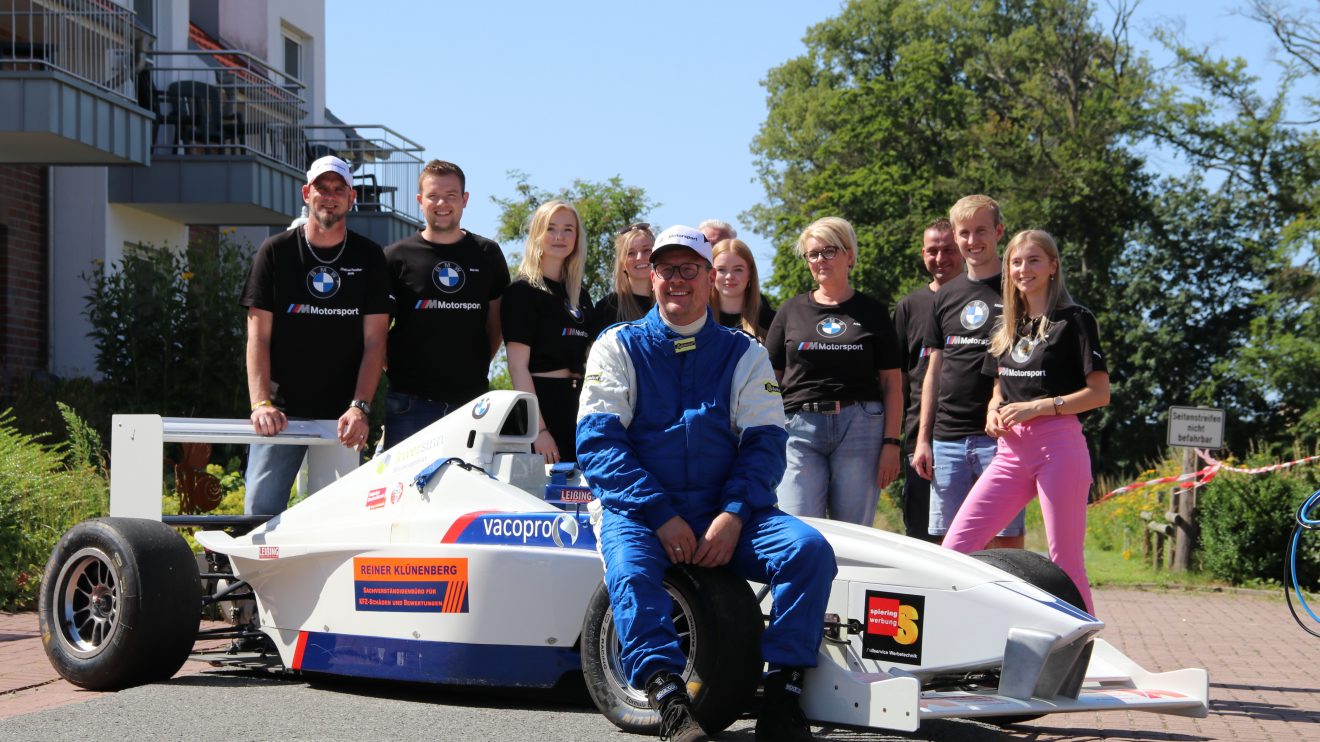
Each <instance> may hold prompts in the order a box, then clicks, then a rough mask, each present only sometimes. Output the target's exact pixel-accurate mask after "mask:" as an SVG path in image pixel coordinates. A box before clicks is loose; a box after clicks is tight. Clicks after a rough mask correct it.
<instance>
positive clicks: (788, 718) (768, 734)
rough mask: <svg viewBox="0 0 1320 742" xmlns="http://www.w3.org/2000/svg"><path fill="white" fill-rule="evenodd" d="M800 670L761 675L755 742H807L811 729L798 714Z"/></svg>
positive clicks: (800, 688) (805, 720)
mask: <svg viewBox="0 0 1320 742" xmlns="http://www.w3.org/2000/svg"><path fill="white" fill-rule="evenodd" d="M804 676H805V673H804V672H803V671H802V669H801V668H797V667H787V668H784V669H782V670H775V671H774V672H771V673H770V674H769V675H766V676H765V697H764V699H763V705H762V707H761V715H760V716H759V717H757V719H756V739H757V740H758V742H811V740H813V739H815V737H812V736H811V727H810V726H808V725H807V717H806V715H804V714H803V713H802V703H801V700H802V680H803V677H804Z"/></svg>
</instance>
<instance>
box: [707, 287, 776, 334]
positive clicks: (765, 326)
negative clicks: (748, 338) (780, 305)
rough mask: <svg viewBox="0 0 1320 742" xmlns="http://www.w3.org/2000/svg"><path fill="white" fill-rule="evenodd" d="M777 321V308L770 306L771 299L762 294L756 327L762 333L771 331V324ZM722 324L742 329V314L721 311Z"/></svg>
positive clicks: (757, 311)
mask: <svg viewBox="0 0 1320 742" xmlns="http://www.w3.org/2000/svg"><path fill="white" fill-rule="evenodd" d="M774 321H775V310H774V309H772V308H771V307H770V300H769V299H766V298H765V294H761V306H760V308H759V309H757V310H756V327H757V329H758V330H760V332H761V335H762V336H765V335H768V334H769V333H770V325H771V324H772V323H773V322H774ZM720 324H721V325H724V326H725V327H732V328H733V329H735V330H741V329H742V314H740V313H733V314H730V313H729V312H724V311H721V312H720Z"/></svg>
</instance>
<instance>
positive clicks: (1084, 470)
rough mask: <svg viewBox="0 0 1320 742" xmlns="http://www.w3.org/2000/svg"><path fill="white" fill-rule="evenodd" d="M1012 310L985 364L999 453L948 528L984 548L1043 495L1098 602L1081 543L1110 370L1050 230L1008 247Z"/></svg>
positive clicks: (956, 545) (1060, 557) (1071, 571)
mask: <svg viewBox="0 0 1320 742" xmlns="http://www.w3.org/2000/svg"><path fill="white" fill-rule="evenodd" d="M1003 275H1004V286H1003V296H1004V313H1003V315H1002V318H1001V322H1000V324H999V325H997V326H996V327H995V329H994V331H993V333H992V334H991V336H990V352H989V353H988V354H987V355H986V357H985V362H984V365H983V368H982V373H983V374H984V375H986V376H990V377H993V378H994V379H995V381H994V391H993V393H992V395H991V397H990V406H989V409H988V411H987V412H986V419H985V432H986V434H987V435H989V436H991V437H994V438H998V439H999V442H998V450H997V451H996V453H995V458H994V461H993V462H992V463H991V464H990V466H989V467H987V468H986V470H985V473H984V474H982V475H981V478H980V479H978V480H976V484H975V485H973V487H972V490H971V492H969V493H967V499H966V500H964V501H963V504H962V507H960V508H959V509H958V514H957V516H956V517H955V518H954V519H953V523H952V524H950V526H949V532H948V534H947V535H946V536H945V537H944V545H945V546H947V547H949V548H950V549H954V550H956V551H961V552H964V553H967V552H972V551H976V550H977V549H980V548H982V547H983V546H984V545H985V543H986V542H987V541H989V540H990V537H992V536H993V535H994V534H995V533H997V532H998V531H999V529H1001V528H1003V527H1004V525H1005V524H1007V523H1008V522H1009V520H1010V519H1012V518H1013V516H1014V514H1015V513H1017V512H1018V511H1019V510H1021V509H1022V508H1023V507H1025V506H1026V504H1027V503H1028V502H1031V500H1032V499H1033V498H1035V497H1039V498H1040V511H1041V516H1042V518H1043V519H1044V521H1045V536H1046V538H1047V539H1048V541H1049V551H1050V559H1051V560H1052V561H1053V562H1054V563H1055V564H1058V565H1059V567H1060V568H1061V569H1063V571H1064V572H1067V573H1068V576H1069V577H1071V578H1072V580H1073V583H1074V584H1076V585H1077V590H1078V592H1079V593H1080V594H1081V596H1082V599H1083V600H1084V601H1085V602H1086V607H1087V610H1091V611H1093V610H1094V608H1093V605H1092V603H1091V589H1090V587H1089V586H1088V585H1087V579H1086V563H1085V558H1084V555H1083V551H1082V546H1083V543H1084V542H1085V540H1086V502H1087V495H1088V493H1089V491H1090V488H1091V456H1090V453H1089V451H1088V450H1087V447H1086V438H1085V437H1084V436H1083V435H1082V425H1081V422H1080V416H1082V415H1085V414H1086V413H1087V412H1089V411H1090V410H1094V409H1096V408H1097V407H1103V406H1105V405H1107V404H1109V371H1108V368H1107V366H1106V365H1105V356H1104V351H1103V350H1102V349H1101V347H1100V332H1099V330H1098V329H1097V326H1096V321H1095V316H1094V315H1092V314H1091V312H1090V311H1088V310H1087V309H1086V308H1085V307H1080V306H1078V305H1076V304H1073V303H1072V300H1071V298H1069V296H1068V289H1067V287H1066V286H1065V285H1064V280H1063V266H1062V265H1061V264H1060V262H1059V248H1058V246H1057V245H1055V243H1054V238H1053V237H1051V236H1050V235H1049V233H1048V232H1043V231H1040V230H1027V231H1023V232H1018V233H1017V234H1016V235H1014V236H1013V239H1012V240H1011V241H1010V242H1009V243H1008V249H1007V250H1005V251H1004V273H1003Z"/></svg>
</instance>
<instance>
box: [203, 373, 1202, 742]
mask: <svg viewBox="0 0 1320 742" xmlns="http://www.w3.org/2000/svg"><path fill="white" fill-rule="evenodd" d="M528 419H531V420H536V419H537V410H536V400H535V397H533V396H532V395H528V394H524V393H520V392H491V393H490V394H488V395H485V396H483V397H481V398H479V399H477V400H475V401H474V402H473V403H471V404H469V405H467V406H466V407H463V408H461V409H459V410H458V411H456V412H454V413H453V414H451V415H449V416H448V417H446V418H445V419H443V420H441V421H438V422H436V423H435V424H433V425H431V426H429V427H428V428H426V429H425V430H423V431H421V432H420V433H418V434H417V435H415V436H413V437H412V438H409V439H408V440H406V441H404V442H403V443H402V444H400V445H399V446H397V447H395V448H394V449H392V450H391V451H389V452H387V453H386V454H384V455H382V456H379V457H377V458H376V459H374V460H372V461H370V462H368V463H366V464H364V465H363V466H361V467H359V468H358V469H357V470H355V471H353V472H352V473H350V474H348V475H347V476H345V477H344V478H342V479H340V480H339V481H338V482H336V483H334V484H333V485H330V486H328V487H326V488H325V489H323V490H321V491H320V492H317V493H316V494H314V495H313V496H311V497H309V498H308V499H307V500H305V501H303V502H301V503H299V504H297V505H296V506H294V507H292V508H290V509H289V510H288V511H286V512H285V513H283V514H282V515H280V516H278V517H276V518H274V519H272V520H271V521H269V522H268V523H267V524H265V525H263V526H261V527H258V528H257V529H256V530H254V531H252V532H251V533H249V534H247V535H245V536H242V537H240V538H231V537H230V536H228V535H226V534H225V533H222V532H219V531H205V532H202V533H199V534H198V535H197V540H198V542H200V543H201V544H202V545H203V546H205V547H206V548H207V549H210V550H212V551H215V552H219V553H222V554H226V555H228V556H229V558H230V561H231V563H232V565H233V568H234V571H235V574H236V575H237V576H238V577H239V578H241V579H243V580H246V581H247V582H248V583H249V584H250V585H251V586H252V588H253V590H254V592H255V593H256V596H257V604H258V611H259V617H260V622H261V628H262V631H263V632H265V633H266V634H267V635H268V636H269V637H270V638H271V640H272V641H273V642H274V643H275V646H276V647H277V648H278V650H279V654H280V659H281V661H282V662H283V663H284V665H285V666H286V667H289V668H292V669H296V670H307V671H320V672H329V673H336V674H344V675H356V676H365V677H377V678H390V679H400V680H416V681H423V682H437V683H452V684H468V685H497V686H527V687H549V686H551V685H554V684H555V683H556V682H557V681H558V680H560V679H561V678H562V677H563V676H564V675H566V674H568V673H573V672H577V671H579V670H580V659H579V656H578V648H577V645H578V642H579V634H580V632H581V629H582V625H583V616H584V611H585V609H586V606H587V603H588V599H589V598H590V596H591V595H592V593H593V592H594V591H595V590H596V588H597V586H598V585H599V584H600V582H601V578H602V575H603V570H602V564H601V560H600V558H599V556H598V554H597V552H596V550H595V543H596V542H595V535H594V532H593V530H592V527H591V523H590V517H589V514H588V512H587V510H588V508H586V507H583V506H581V505H577V506H574V505H573V504H572V503H573V501H579V502H580V501H581V500H582V499H583V495H584V494H585V490H584V489H583V488H582V487H581V486H578V487H568V488H567V489H564V490H563V492H564V493H565V496H564V498H563V499H564V500H565V501H567V502H560V503H557V504H556V503H551V502H547V501H546V500H545V499H544V498H543V497H541V496H537V495H533V494H530V493H529V492H528V491H525V490H524V489H520V488H519V487H517V486H514V485H513V484H510V483H509V482H510V481H511V480H512V481H516V482H519V483H520V484H522V486H523V487H526V488H528V489H531V490H533V491H536V492H540V491H542V489H541V485H543V483H544V482H545V476H544V473H543V470H542V468H541V467H540V466H539V464H538V463H537V462H538V461H539V457H531V456H530V455H529V454H527V453H526V452H527V451H529V450H530V448H529V447H530V444H531V442H532V439H533V438H535V435H534V434H529V432H528V431H529V430H534V429H535V427H534V426H528V425H526V420H528ZM447 459H459V460H461V462H462V463H448V464H444V465H441V466H439V467H438V468H437V467H432V468H436V471H435V473H434V475H433V476H431V477H430V478H429V479H427V480H426V481H424V482H423V481H422V480H421V479H419V478H418V477H417V475H418V474H419V473H420V472H422V471H423V470H424V469H427V468H428V467H431V465H432V464H435V463H436V462H440V461H445V460H447ZM477 467H480V468H477ZM483 470H484V471H483ZM486 472H492V473H495V474H497V475H498V478H497V477H496V476H491V475H488V474H487V473H486ZM809 522H811V524H812V525H813V526H815V527H816V528H818V529H820V530H821V532H822V533H823V534H824V535H825V536H826V538H827V539H828V540H829V541H830V543H831V545H832V546H833V548H834V551H835V554H836V556H837V559H838V564H839V572H838V576H837V577H836V579H835V580H834V584H833V587H832V592H831V595H830V599H829V607H828V613H829V614H830V618H831V619H832V620H837V624H838V625H839V626H841V627H844V628H837V629H835V630H832V631H827V638H826V640H825V641H824V642H823V643H822V646H821V650H820V655H819V664H818V666H817V667H816V668H815V669H813V670H811V671H810V672H809V673H808V677H807V682H806V692H805V695H804V700H803V707H804V710H805V712H806V714H807V716H808V717H809V718H811V719H813V720H815V721H817V722H821V723H833V724H846V725H852V726H858V727H880V728H888V729H898V730H913V729H916V728H917V727H918V725H919V724H920V722H921V720H923V719H932V718H941V717H973V716H1027V715H1035V714H1043V713H1052V712H1061V711H1079V710H1101V709H1109V708H1128V709H1142V710H1149V711H1158V712H1164V713H1173V714H1181V715H1189V716H1204V715H1205V713H1206V709H1207V703H1208V677H1207V674H1206V672H1205V671H1204V670H1199V669H1187V670H1178V671H1174V672H1168V673H1158V674H1157V673H1149V672H1146V671H1145V670H1143V669H1141V668H1140V667H1138V666H1137V665H1136V663H1134V662H1132V661H1131V660H1130V659H1128V658H1127V657H1125V656H1124V655H1123V654H1122V653H1121V652H1119V651H1118V650H1116V649H1114V648H1113V647H1111V646H1110V645H1108V644H1106V643H1105V642H1103V640H1100V639H1095V640H1094V651H1093V653H1092V655H1091V657H1090V662H1089V666H1088V667H1087V670H1086V679H1085V683H1084V684H1083V685H1082V687H1081V689H1080V693H1079V694H1077V695H1076V697H1075V698H1074V697H1069V695H1071V694H1069V693H1068V692H1067V686H1068V682H1067V680H1068V679H1067V678H1066V677H1065V676H1066V675H1067V670H1068V668H1070V667H1072V665H1073V663H1074V660H1075V659H1076V658H1077V657H1078V656H1079V655H1080V653H1081V651H1082V648H1083V646H1084V645H1085V643H1086V642H1087V641H1088V640H1090V639H1091V638H1092V637H1094V635H1095V634H1096V633H1097V632H1099V631H1100V630H1101V629H1102V628H1103V624H1102V623H1101V622H1100V621H1098V620H1097V619H1095V618H1093V617H1091V616H1089V615H1087V614H1085V613H1084V612H1082V611H1079V610H1077V609H1075V608H1073V607H1071V606H1069V605H1067V604H1066V603H1063V602H1062V601H1060V600H1058V599H1057V598H1054V597H1053V596H1052V595H1049V594H1048V593H1045V592H1043V591H1041V590H1039V589H1037V588H1034V587H1032V586H1031V585H1028V584H1027V583H1025V582H1022V581H1021V580H1019V579H1017V578H1015V577H1013V576H1011V575H1009V574H1007V573H1005V572H1002V571H1000V570H998V569H995V568H993V567H990V566H988V565H986V564H983V563H982V562H980V561H977V560H976V559H973V558H971V557H967V556H964V555H961V554H957V553H954V552H952V551H949V550H946V549H942V548H939V547H935V546H931V545H928V544H925V543H923V542H920V541H916V540H913V539H908V538H905V537H903V536H898V535H895V534H891V533H885V532H882V531H877V530H875V529H871V528H864V527H859V526H852V525H846V524H840V523H836V522H832V521H821V520H814V519H809ZM849 624H851V626H852V630H851V631H850V630H848V629H847V628H846V627H847V626H848V625H849ZM829 635H832V636H829ZM1006 657H1007V658H1008V659H1007V660H1006ZM1078 667H1080V665H1078ZM985 670H997V671H1000V676H999V681H998V682H999V685H998V687H997V688H995V689H991V691H990V692H985V691H984V690H980V691H967V690H958V689H950V690H931V689H928V690H926V691H923V690H922V687H923V684H925V685H929V684H930V683H931V681H932V680H935V679H937V678H947V677H950V676H952V675H957V674H960V673H975V672H978V671H985ZM1074 685H1075V683H1074ZM1061 689H1062V690H1063V691H1064V692H1063V693H1060V692H1059V691H1060V690H1061Z"/></svg>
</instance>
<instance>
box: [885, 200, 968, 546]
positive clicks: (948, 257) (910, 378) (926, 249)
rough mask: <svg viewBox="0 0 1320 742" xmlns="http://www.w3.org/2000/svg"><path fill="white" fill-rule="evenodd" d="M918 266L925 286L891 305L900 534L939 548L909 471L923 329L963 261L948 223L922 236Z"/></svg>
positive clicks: (924, 494)
mask: <svg viewBox="0 0 1320 742" xmlns="http://www.w3.org/2000/svg"><path fill="white" fill-rule="evenodd" d="M921 262H922V266H923V267H924V268H925V269H926V272H927V273H929V274H930V279H931V280H930V283H928V284H926V285H925V286H922V287H921V288H919V289H917V290H916V291H913V292H912V293H910V294H908V295H907V296H905V297H903V298H902V299H899V300H898V304H897V305H896V306H895V307H894V332H895V333H896V334H897V335H898V339H899V342H900V345H899V359H900V364H899V369H900V370H902V372H903V382H904V383H903V395H904V397H905V399H904V403H905V404H904V405H903V406H904V408H905V409H906V410H907V414H906V417H905V418H904V420H903V500H902V502H903V530H904V532H905V534H906V535H907V536H910V537H912V538H919V539H922V540H923V541H930V542H932V543H936V544H938V543H939V542H940V537H939V536H932V535H930V482H929V481H928V480H926V479H924V478H922V477H921V475H919V474H917V472H916V471H915V470H914V469H913V468H912V455H913V453H915V451H916V448H917V428H918V426H919V423H920V420H921V387H922V384H923V383H924V382H925V380H926V360H927V356H928V355H929V351H930V349H929V348H927V346H926V334H927V328H928V327H929V326H930V323H931V321H932V320H933V319H934V312H935V292H936V291H939V290H940V287H941V286H943V285H944V284H946V283H948V282H949V281H951V280H953V279H954V277H956V276H961V275H962V273H963V258H962V255H961V254H960V253H959V252H958V246H957V245H956V244H954V241H953V224H951V223H950V222H949V220H948V219H936V220H935V221H933V222H931V223H930V224H929V225H927V227H926V229H925V231H923V232H922V233H921Z"/></svg>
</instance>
